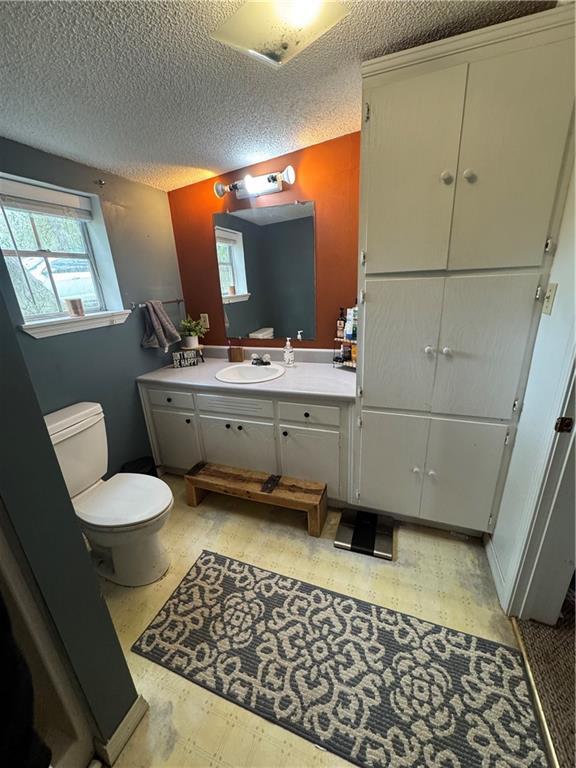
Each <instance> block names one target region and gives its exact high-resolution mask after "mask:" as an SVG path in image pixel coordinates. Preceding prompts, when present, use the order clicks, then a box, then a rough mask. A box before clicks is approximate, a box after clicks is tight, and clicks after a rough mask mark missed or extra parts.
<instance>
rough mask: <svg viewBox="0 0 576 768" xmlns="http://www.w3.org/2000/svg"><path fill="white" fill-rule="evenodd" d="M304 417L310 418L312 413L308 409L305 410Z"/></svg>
mask: <svg viewBox="0 0 576 768" xmlns="http://www.w3.org/2000/svg"><path fill="white" fill-rule="evenodd" d="M304 418H305V419H309V418H310V414H309V413H308V411H304Z"/></svg>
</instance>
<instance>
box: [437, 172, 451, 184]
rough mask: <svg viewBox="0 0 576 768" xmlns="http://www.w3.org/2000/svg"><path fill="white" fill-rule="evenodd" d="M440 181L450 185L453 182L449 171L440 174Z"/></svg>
mask: <svg viewBox="0 0 576 768" xmlns="http://www.w3.org/2000/svg"><path fill="white" fill-rule="evenodd" d="M440 181H443V182H444V184H447V185H450V184H452V182H453V181H454V176H452V174H451V173H450V171H442V173H441V174H440Z"/></svg>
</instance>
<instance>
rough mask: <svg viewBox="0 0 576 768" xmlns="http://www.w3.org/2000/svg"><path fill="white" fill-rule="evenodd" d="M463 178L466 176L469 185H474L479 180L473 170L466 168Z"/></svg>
mask: <svg viewBox="0 0 576 768" xmlns="http://www.w3.org/2000/svg"><path fill="white" fill-rule="evenodd" d="M462 176H464V178H465V179H466V181H467V182H468V183H469V184H474V182H475V181H476V179H477V178H478V177H477V176H476V174H475V173H474V171H473V170H472V169H471V168H466V170H465V171H464V173H463V174H462Z"/></svg>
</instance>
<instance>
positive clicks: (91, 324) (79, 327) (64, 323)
mask: <svg viewBox="0 0 576 768" xmlns="http://www.w3.org/2000/svg"><path fill="white" fill-rule="evenodd" d="M128 315H130V310H128V309H122V310H119V311H116V312H92V313H91V314H89V315H84V316H83V317H56V318H52V319H50V320H32V321H30V322H29V323H24V324H23V325H21V326H20V329H21V330H22V331H24V333H27V334H29V335H30V336H33V337H34V338H35V339H44V338H46V337H47V336H60V335H61V334H63V333H76V332H77V331H89V330H90V329H91V328H101V327H102V326H105V325H121V324H122V323H125V322H126V320H127V319H128Z"/></svg>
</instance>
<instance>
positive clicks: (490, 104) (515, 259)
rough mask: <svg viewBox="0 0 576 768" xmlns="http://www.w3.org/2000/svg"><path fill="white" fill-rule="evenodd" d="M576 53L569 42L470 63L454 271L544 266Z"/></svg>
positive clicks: (454, 232)
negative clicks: (543, 260)
mask: <svg viewBox="0 0 576 768" xmlns="http://www.w3.org/2000/svg"><path fill="white" fill-rule="evenodd" d="M573 57H574V50H573V41H571V40H570V41H562V42H559V43H553V44H550V45H544V46H540V47H539V48H532V49H529V50H524V51H520V52H518V53H513V54H509V55H507V56H500V57H498V58H494V59H489V60H488V61H482V62H478V63H473V64H470V70H469V73H468V87H467V92H466V107H465V110H464V122H463V126H462V142H461V149H460V160H459V164H458V179H457V183H456V200H455V203H454V221H453V225H452V238H451V241H450V257H449V262H448V268H449V269H482V268H490V267H513V266H536V265H539V264H541V263H542V258H543V252H544V245H545V241H546V238H547V237H548V226H549V220H550V215H551V211H552V206H553V203H554V196H555V192H556V185H557V181H558V175H559V172H560V166H561V162H562V155H563V152H564V147H565V144H566V138H567V135H568V130H569V124H570V119H571V113H572V107H573V103H574V96H573V93H574V83H573Z"/></svg>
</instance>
